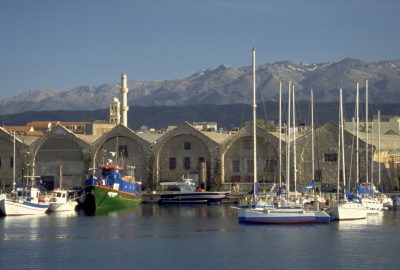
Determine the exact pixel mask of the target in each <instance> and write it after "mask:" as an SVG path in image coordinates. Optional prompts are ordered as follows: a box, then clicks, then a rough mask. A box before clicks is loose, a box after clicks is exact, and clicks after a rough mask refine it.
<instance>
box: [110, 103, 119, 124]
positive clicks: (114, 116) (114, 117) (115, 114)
mask: <svg viewBox="0 0 400 270" xmlns="http://www.w3.org/2000/svg"><path fill="white" fill-rule="evenodd" d="M120 122H121V104H120V102H119V100H118V98H116V97H114V98H113V100H112V102H111V103H110V123H112V124H115V125H119V123H120Z"/></svg>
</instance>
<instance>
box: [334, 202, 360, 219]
mask: <svg viewBox="0 0 400 270" xmlns="http://www.w3.org/2000/svg"><path fill="white" fill-rule="evenodd" d="M367 212H368V209H367V208H366V207H364V206H363V205H361V204H358V203H343V204H338V205H336V206H334V207H333V208H332V211H331V212H330V214H331V215H332V216H334V217H335V219H337V220H355V219H364V218H367Z"/></svg>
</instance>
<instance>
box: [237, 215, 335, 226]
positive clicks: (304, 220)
mask: <svg viewBox="0 0 400 270" xmlns="http://www.w3.org/2000/svg"><path fill="white" fill-rule="evenodd" d="M330 222H331V218H330V217H317V218H292V217H290V218H284V217H271V218H262V219H261V218H245V217H240V218H239V223H247V224H313V223H326V224H328V223H330Z"/></svg>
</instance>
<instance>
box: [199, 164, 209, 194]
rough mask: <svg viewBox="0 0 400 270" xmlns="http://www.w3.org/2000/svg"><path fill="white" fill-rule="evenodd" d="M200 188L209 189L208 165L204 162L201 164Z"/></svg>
mask: <svg viewBox="0 0 400 270" xmlns="http://www.w3.org/2000/svg"><path fill="white" fill-rule="evenodd" d="M199 186H200V188H203V189H207V164H206V163H205V162H204V161H201V162H199Z"/></svg>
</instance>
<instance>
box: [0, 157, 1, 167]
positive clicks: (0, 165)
mask: <svg viewBox="0 0 400 270" xmlns="http://www.w3.org/2000/svg"><path fill="white" fill-rule="evenodd" d="M0 168H1V158H0Z"/></svg>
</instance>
